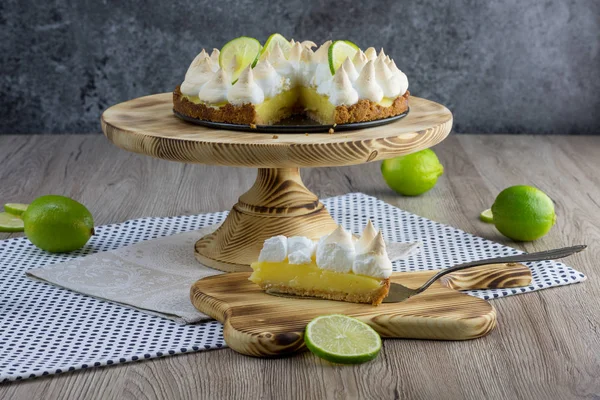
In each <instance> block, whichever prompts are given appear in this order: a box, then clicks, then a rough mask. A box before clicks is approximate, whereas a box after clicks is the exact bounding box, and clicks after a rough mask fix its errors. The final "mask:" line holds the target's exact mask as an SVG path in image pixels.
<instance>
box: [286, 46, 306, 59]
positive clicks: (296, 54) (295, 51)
mask: <svg viewBox="0 0 600 400" xmlns="http://www.w3.org/2000/svg"><path fill="white" fill-rule="evenodd" d="M304 48H305V47H303V46H302V45H301V44H300V43H298V42H296V43H294V44H293V45H292V49H291V50H290V54H289V57H288V60H289V61H294V62H298V61H300V58H301V57H302V50H303V49H304Z"/></svg>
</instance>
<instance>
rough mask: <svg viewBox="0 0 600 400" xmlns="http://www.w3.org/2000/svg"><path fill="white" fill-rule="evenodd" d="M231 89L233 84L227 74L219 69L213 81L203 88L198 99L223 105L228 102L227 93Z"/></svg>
mask: <svg viewBox="0 0 600 400" xmlns="http://www.w3.org/2000/svg"><path fill="white" fill-rule="evenodd" d="M230 87H231V82H230V78H229V76H228V75H227V72H225V70H224V69H219V71H217V73H216V74H215V75H214V76H213V77H212V79H211V80H209V81H208V82H206V84H204V86H202V88H201V89H200V93H199V95H198V97H200V98H201V99H202V100H203V101H206V102H208V103H212V104H216V103H222V102H224V101H226V100H227V92H228V91H229V88H230Z"/></svg>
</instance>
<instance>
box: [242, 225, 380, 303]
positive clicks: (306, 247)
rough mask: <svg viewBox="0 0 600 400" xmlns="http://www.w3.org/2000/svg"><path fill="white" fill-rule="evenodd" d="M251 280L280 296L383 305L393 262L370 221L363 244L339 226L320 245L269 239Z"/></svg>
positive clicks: (301, 240)
mask: <svg viewBox="0 0 600 400" xmlns="http://www.w3.org/2000/svg"><path fill="white" fill-rule="evenodd" d="M250 267H251V268H252V270H253V273H252V275H251V276H250V278H249V279H250V280H251V281H252V282H254V283H256V284H257V285H259V286H260V287H261V288H263V289H265V290H269V291H273V292H277V293H287V294H294V295H298V296H312V297H320V298H324V299H329V300H341V301H348V302H352V303H369V304H373V305H378V304H380V303H381V302H382V301H383V299H384V298H385V297H386V296H387V294H388V291H389V288H390V279H389V278H390V275H391V273H392V263H391V261H390V259H389V258H388V255H387V252H386V247H385V241H384V240H383V237H382V235H381V232H379V233H378V232H377V231H376V230H375V228H374V227H373V225H372V224H371V222H370V221H369V223H368V224H367V226H366V227H365V229H364V230H363V233H362V235H361V237H360V239H359V240H355V239H354V237H353V236H352V234H351V233H350V232H348V231H346V230H345V229H344V228H343V227H341V226H339V227H338V228H337V229H336V230H335V231H333V232H332V233H331V234H329V235H328V236H325V237H323V238H321V239H320V240H319V241H318V243H315V242H313V241H312V240H310V239H309V238H306V237H301V236H294V237H290V238H286V237H285V236H275V237H272V238H270V239H267V240H266V241H265V243H264V246H263V248H262V250H261V252H260V255H259V259H258V261H257V262H255V263H253V264H252V265H251V266H250Z"/></svg>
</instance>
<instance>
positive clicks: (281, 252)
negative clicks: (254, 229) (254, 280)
mask: <svg viewBox="0 0 600 400" xmlns="http://www.w3.org/2000/svg"><path fill="white" fill-rule="evenodd" d="M287 252H288V239H287V238H286V237H285V236H283V235H279V236H273V237H272V238H269V239H267V240H265V243H264V244H263V248H262V249H261V251H260V254H259V255H258V261H265V262H281V261H283V260H285V258H286V257H287Z"/></svg>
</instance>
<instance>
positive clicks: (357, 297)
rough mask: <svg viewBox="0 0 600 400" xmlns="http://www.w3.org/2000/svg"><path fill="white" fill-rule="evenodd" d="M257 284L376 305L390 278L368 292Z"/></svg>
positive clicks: (300, 294) (297, 292) (299, 294)
mask: <svg viewBox="0 0 600 400" xmlns="http://www.w3.org/2000/svg"><path fill="white" fill-rule="evenodd" d="M259 286H260V287H261V288H262V289H264V290H272V291H274V292H277V293H282V294H293V295H296V296H309V297H318V298H321V299H326V300H337V301H345V302H348V303H366V304H372V305H374V306H377V305H379V304H381V302H382V301H383V299H385V298H386V296H387V295H388V293H389V291H390V279H389V278H387V279H383V280H382V281H381V286H380V287H379V288H378V289H377V290H374V291H372V292H369V293H361V294H355V293H345V292H340V291H325V290H313V289H302V288H293V287H290V286H287V285H284V284H272V283H266V284H259Z"/></svg>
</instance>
